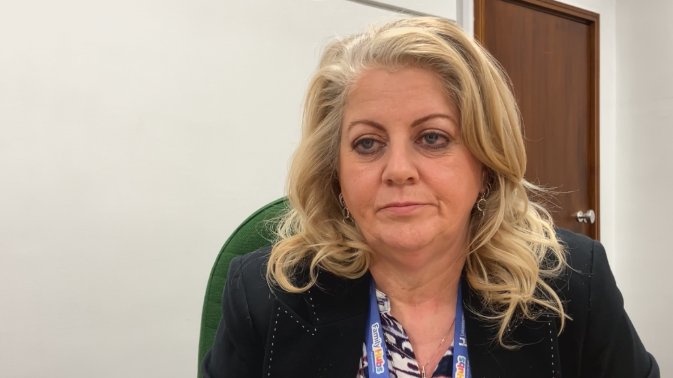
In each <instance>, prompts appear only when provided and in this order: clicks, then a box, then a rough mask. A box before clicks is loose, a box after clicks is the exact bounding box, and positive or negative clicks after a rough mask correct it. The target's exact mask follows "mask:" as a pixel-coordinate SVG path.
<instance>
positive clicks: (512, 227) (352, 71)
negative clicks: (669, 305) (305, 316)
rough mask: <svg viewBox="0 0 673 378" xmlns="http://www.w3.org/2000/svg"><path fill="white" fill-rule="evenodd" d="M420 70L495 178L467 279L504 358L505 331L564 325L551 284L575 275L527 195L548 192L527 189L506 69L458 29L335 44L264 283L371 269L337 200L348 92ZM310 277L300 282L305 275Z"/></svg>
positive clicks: (389, 30) (374, 31)
mask: <svg viewBox="0 0 673 378" xmlns="http://www.w3.org/2000/svg"><path fill="white" fill-rule="evenodd" d="M410 66H411V67H420V68H424V69H428V70H430V71H432V72H434V73H436V74H437V75H438V76H439V78H440V79H441V81H442V85H443V88H444V89H445V91H446V93H447V95H448V96H449V97H450V98H451V99H452V100H453V101H454V103H455V104H456V105H457V106H458V108H459V109H460V115H461V119H460V124H461V131H462V136H463V139H464V143H465V144H466V145H467V147H468V148H469V150H470V151H471V152H472V154H473V155H474V156H475V157H476V158H477V159H479V160H480V161H481V162H482V163H483V164H484V165H485V167H487V168H486V169H487V171H488V173H489V176H488V185H489V186H490V190H489V195H488V197H487V203H486V205H485V209H484V211H483V216H479V215H478V214H477V212H476V211H473V214H472V215H473V216H472V217H471V220H470V231H469V232H470V235H469V241H470V243H469V250H468V251H466V252H467V253H468V256H467V261H466V264H465V267H464V272H463V274H464V276H465V277H466V279H467V281H468V282H469V284H470V286H471V287H472V289H474V290H475V291H476V292H478V293H479V295H480V296H481V299H482V302H483V305H484V306H485V309H486V312H487V313H482V314H480V316H481V317H483V318H485V319H488V320H489V321H492V322H493V323H494V325H495V326H496V327H497V329H498V333H497V339H498V341H499V343H500V344H501V345H503V346H504V347H507V348H512V347H516V346H512V345H508V343H506V342H505V341H506V335H507V330H508V328H509V327H511V323H514V322H516V321H518V320H521V319H523V318H526V319H535V318H537V317H538V316H539V315H540V314H541V312H550V311H551V312H553V313H555V314H557V315H558V316H559V317H560V319H561V327H560V329H563V327H564V325H565V318H566V317H567V316H566V314H565V312H564V309H563V304H562V302H561V300H560V299H559V297H558V295H557V294H556V293H555V291H554V290H553V288H552V287H551V286H550V285H549V284H548V282H549V279H553V278H555V277H557V276H558V275H559V274H560V272H561V271H562V269H563V268H564V267H565V266H566V262H565V251H564V248H563V246H562V245H561V244H560V243H559V241H558V240H557V238H556V234H555V232H554V229H553V223H552V219H551V216H550V215H549V213H548V212H547V211H546V210H545V209H544V207H543V206H541V205H540V204H537V203H535V202H533V201H531V200H530V199H529V194H532V193H539V192H544V191H543V190H542V189H541V188H539V187H537V186H535V185H533V184H531V183H529V182H527V181H526V180H525V179H524V173H525V172H526V152H525V149H524V143H523V137H522V131H521V128H522V126H521V117H520V114H519V110H518V108H517V105H516V101H515V98H514V96H513V94H512V91H511V89H510V86H511V84H510V82H509V79H508V77H507V75H506V74H505V72H504V71H503V69H502V68H501V67H500V65H499V64H498V62H497V61H496V60H495V59H494V58H493V57H492V56H491V55H490V54H489V53H488V52H487V51H486V50H485V49H484V48H483V47H481V46H480V45H479V44H478V43H477V42H475V41H474V40H472V39H471V38H470V37H469V36H467V35H466V34H465V33H464V32H463V31H462V30H461V29H460V28H459V27H458V26H456V25H455V24H454V23H452V22H450V21H448V20H444V19H441V18H434V17H412V18H404V19H400V20H395V21H391V22H388V23H386V24H383V25H380V26H372V27H370V28H369V30H367V31H366V32H363V33H361V34H357V35H354V36H351V37H348V38H345V39H341V40H337V41H334V42H332V43H330V44H329V45H328V46H327V47H326V49H325V50H324V52H323V55H322V59H321V61H320V65H319V68H318V70H317V72H316V73H315V75H314V76H313V79H312V80H311V83H310V85H309V88H308V93H307V96H306V101H305V106H304V119H303V128H302V137H301V143H300V145H299V147H298V148H297V150H296V153H295V155H294V157H293V160H292V165H291V168H290V172H289V177H288V187H287V197H288V200H289V204H290V208H289V210H288V211H287V212H286V213H284V214H283V216H282V219H281V222H280V225H279V226H278V229H277V234H278V241H277V243H276V244H275V245H274V247H273V248H272V251H271V255H270V258H269V263H268V265H267V280H268V281H269V283H270V284H272V285H278V286H280V288H282V289H284V290H286V291H288V292H295V293H298V292H304V291H306V290H308V289H310V288H311V287H312V286H313V285H315V284H316V282H317V278H318V274H319V273H320V272H321V271H326V272H330V273H332V274H334V275H336V276H339V277H343V278H347V279H355V278H359V277H361V276H362V275H364V274H365V273H366V272H367V270H368V268H369V261H370V253H371V249H370V247H369V246H368V245H367V242H366V241H365V239H364V237H363V236H362V233H361V232H360V230H359V228H358V226H357V224H354V223H353V222H345V221H344V220H343V215H342V209H341V207H340V205H339V200H338V196H339V194H340V192H341V189H340V186H339V182H338V180H337V177H338V166H339V147H340V140H341V129H342V114H343V109H344V104H345V102H346V99H347V98H348V95H349V91H350V89H351V88H352V87H353V84H354V83H355V82H356V80H357V79H358V77H359V75H360V74H361V73H362V72H363V71H364V70H367V69H369V68H374V67H384V68H389V69H395V68H400V67H410ZM300 271H302V272H306V271H308V278H309V279H308V281H307V282H305V283H302V284H298V282H299V281H298V280H297V279H296V278H297V274H298V273H299V272H300Z"/></svg>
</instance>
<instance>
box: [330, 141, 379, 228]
mask: <svg viewBox="0 0 673 378" xmlns="http://www.w3.org/2000/svg"><path fill="white" fill-rule="evenodd" d="M380 177H381V176H380V172H379V171H378V170H377V169H376V167H375V166H372V165H371V164H363V163H361V162H358V161H356V160H355V159H354V158H353V156H348V154H343V153H342V154H341V160H340V163H339V183H340V184H341V191H342V193H343V196H344V199H345V200H346V204H347V205H348V207H349V209H350V210H351V213H353V214H354V215H356V216H358V215H360V214H365V213H367V212H368V211H369V210H371V209H372V208H373V206H374V203H375V198H376V195H377V191H378V188H379V185H378V183H379V182H380Z"/></svg>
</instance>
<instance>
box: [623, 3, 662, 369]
mask: <svg viewBox="0 0 673 378" xmlns="http://www.w3.org/2000/svg"><path fill="white" fill-rule="evenodd" d="M645 4H646V5H645ZM671 16H673V2H671V1H670V0H651V1H647V2H646V3H641V2H637V1H632V0H617V29H616V30H617V33H616V34H617V39H618V41H619V44H618V45H617V147H616V151H617V154H616V157H617V160H616V164H617V167H618V174H617V182H616V188H617V203H618V207H617V214H616V216H617V238H616V242H617V244H618V245H619V254H618V255H617V260H616V267H617V269H616V270H617V275H618V278H619V285H620V287H621V289H622V293H623V294H624V299H625V301H626V308H627V310H628V312H629V315H630V316H631V319H632V320H633V322H634V324H636V327H637V329H638V333H639V334H640V336H641V338H642V340H643V342H644V343H645V345H647V347H648V349H649V350H650V351H651V352H652V353H653V354H654V355H655V357H657V358H658V361H659V364H660V367H661V370H662V372H663V373H662V377H669V376H671V374H672V372H673V359H672V358H671V357H670V355H671V352H673V327H671V324H670V316H671V314H673V291H672V290H671V289H672V287H673V285H672V284H671V281H669V279H670V276H671V267H672V266H673V247H671V245H670V244H669V243H668V242H667V240H668V239H667V237H668V236H669V235H670V233H671V230H672V229H673V217H672V214H673V202H671V199H670V198H671V196H670V191H671V190H670V189H671V188H673V155H672V149H671V141H673V23H671Z"/></svg>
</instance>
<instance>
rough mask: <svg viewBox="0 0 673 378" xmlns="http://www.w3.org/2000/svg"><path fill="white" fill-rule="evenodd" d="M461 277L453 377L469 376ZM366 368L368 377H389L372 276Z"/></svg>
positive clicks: (454, 344) (366, 337)
mask: <svg viewBox="0 0 673 378" xmlns="http://www.w3.org/2000/svg"><path fill="white" fill-rule="evenodd" d="M462 284H463V283H462V279H461V280H460V281H459V283H458V299H457V302H458V303H457V304H456V323H455V324H456V328H455V329H454V331H453V378H471V377H472V374H471V373H470V361H469V358H468V355H467V334H466V333H465V314H464V313H463V293H462V290H461V287H462ZM365 343H366V349H367V365H368V367H367V369H368V370H369V377H370V378H374V377H376V378H389V377H390V374H389V373H388V368H389V366H388V354H387V350H386V340H385V337H384V335H383V327H382V326H381V316H380V314H379V305H378V301H377V300H376V287H375V285H374V279H373V278H372V280H371V283H370V285H369V313H368V315H367V334H366V335H365Z"/></svg>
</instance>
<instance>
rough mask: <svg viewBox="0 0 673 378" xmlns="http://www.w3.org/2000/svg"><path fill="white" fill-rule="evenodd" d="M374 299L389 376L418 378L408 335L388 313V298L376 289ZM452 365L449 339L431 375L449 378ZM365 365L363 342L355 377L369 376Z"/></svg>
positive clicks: (418, 369) (418, 373) (417, 368)
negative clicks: (448, 345)
mask: <svg viewBox="0 0 673 378" xmlns="http://www.w3.org/2000/svg"><path fill="white" fill-rule="evenodd" d="M376 301H377V302H378V305H379V313H380V314H381V325H382V327H383V335H384V337H385V339H386V348H387V355H388V370H389V372H390V378H420V377H421V368H420V367H419V366H418V362H417V361H416V356H414V351H413V350H412V349H411V342H409V337H407V334H406V332H405V331H404V328H402V325H401V324H400V323H399V322H398V321H397V319H395V318H394V317H393V316H392V315H390V300H389V299H388V297H387V296H386V295H385V294H383V293H382V292H380V291H378V290H376ZM452 365H453V340H452V341H451V346H450V347H449V349H448V350H447V351H446V353H444V356H443V357H442V359H441V360H440V361H439V364H438V365H437V368H436V369H435V371H434V372H433V373H432V377H438V378H444V377H447V378H451V375H452V374H453V366H452ZM367 367H368V364H367V347H366V345H365V344H364V343H363V344H362V359H361V360H360V369H359V371H358V375H357V377H356V378H369V369H367ZM426 374H428V376H429V372H426Z"/></svg>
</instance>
